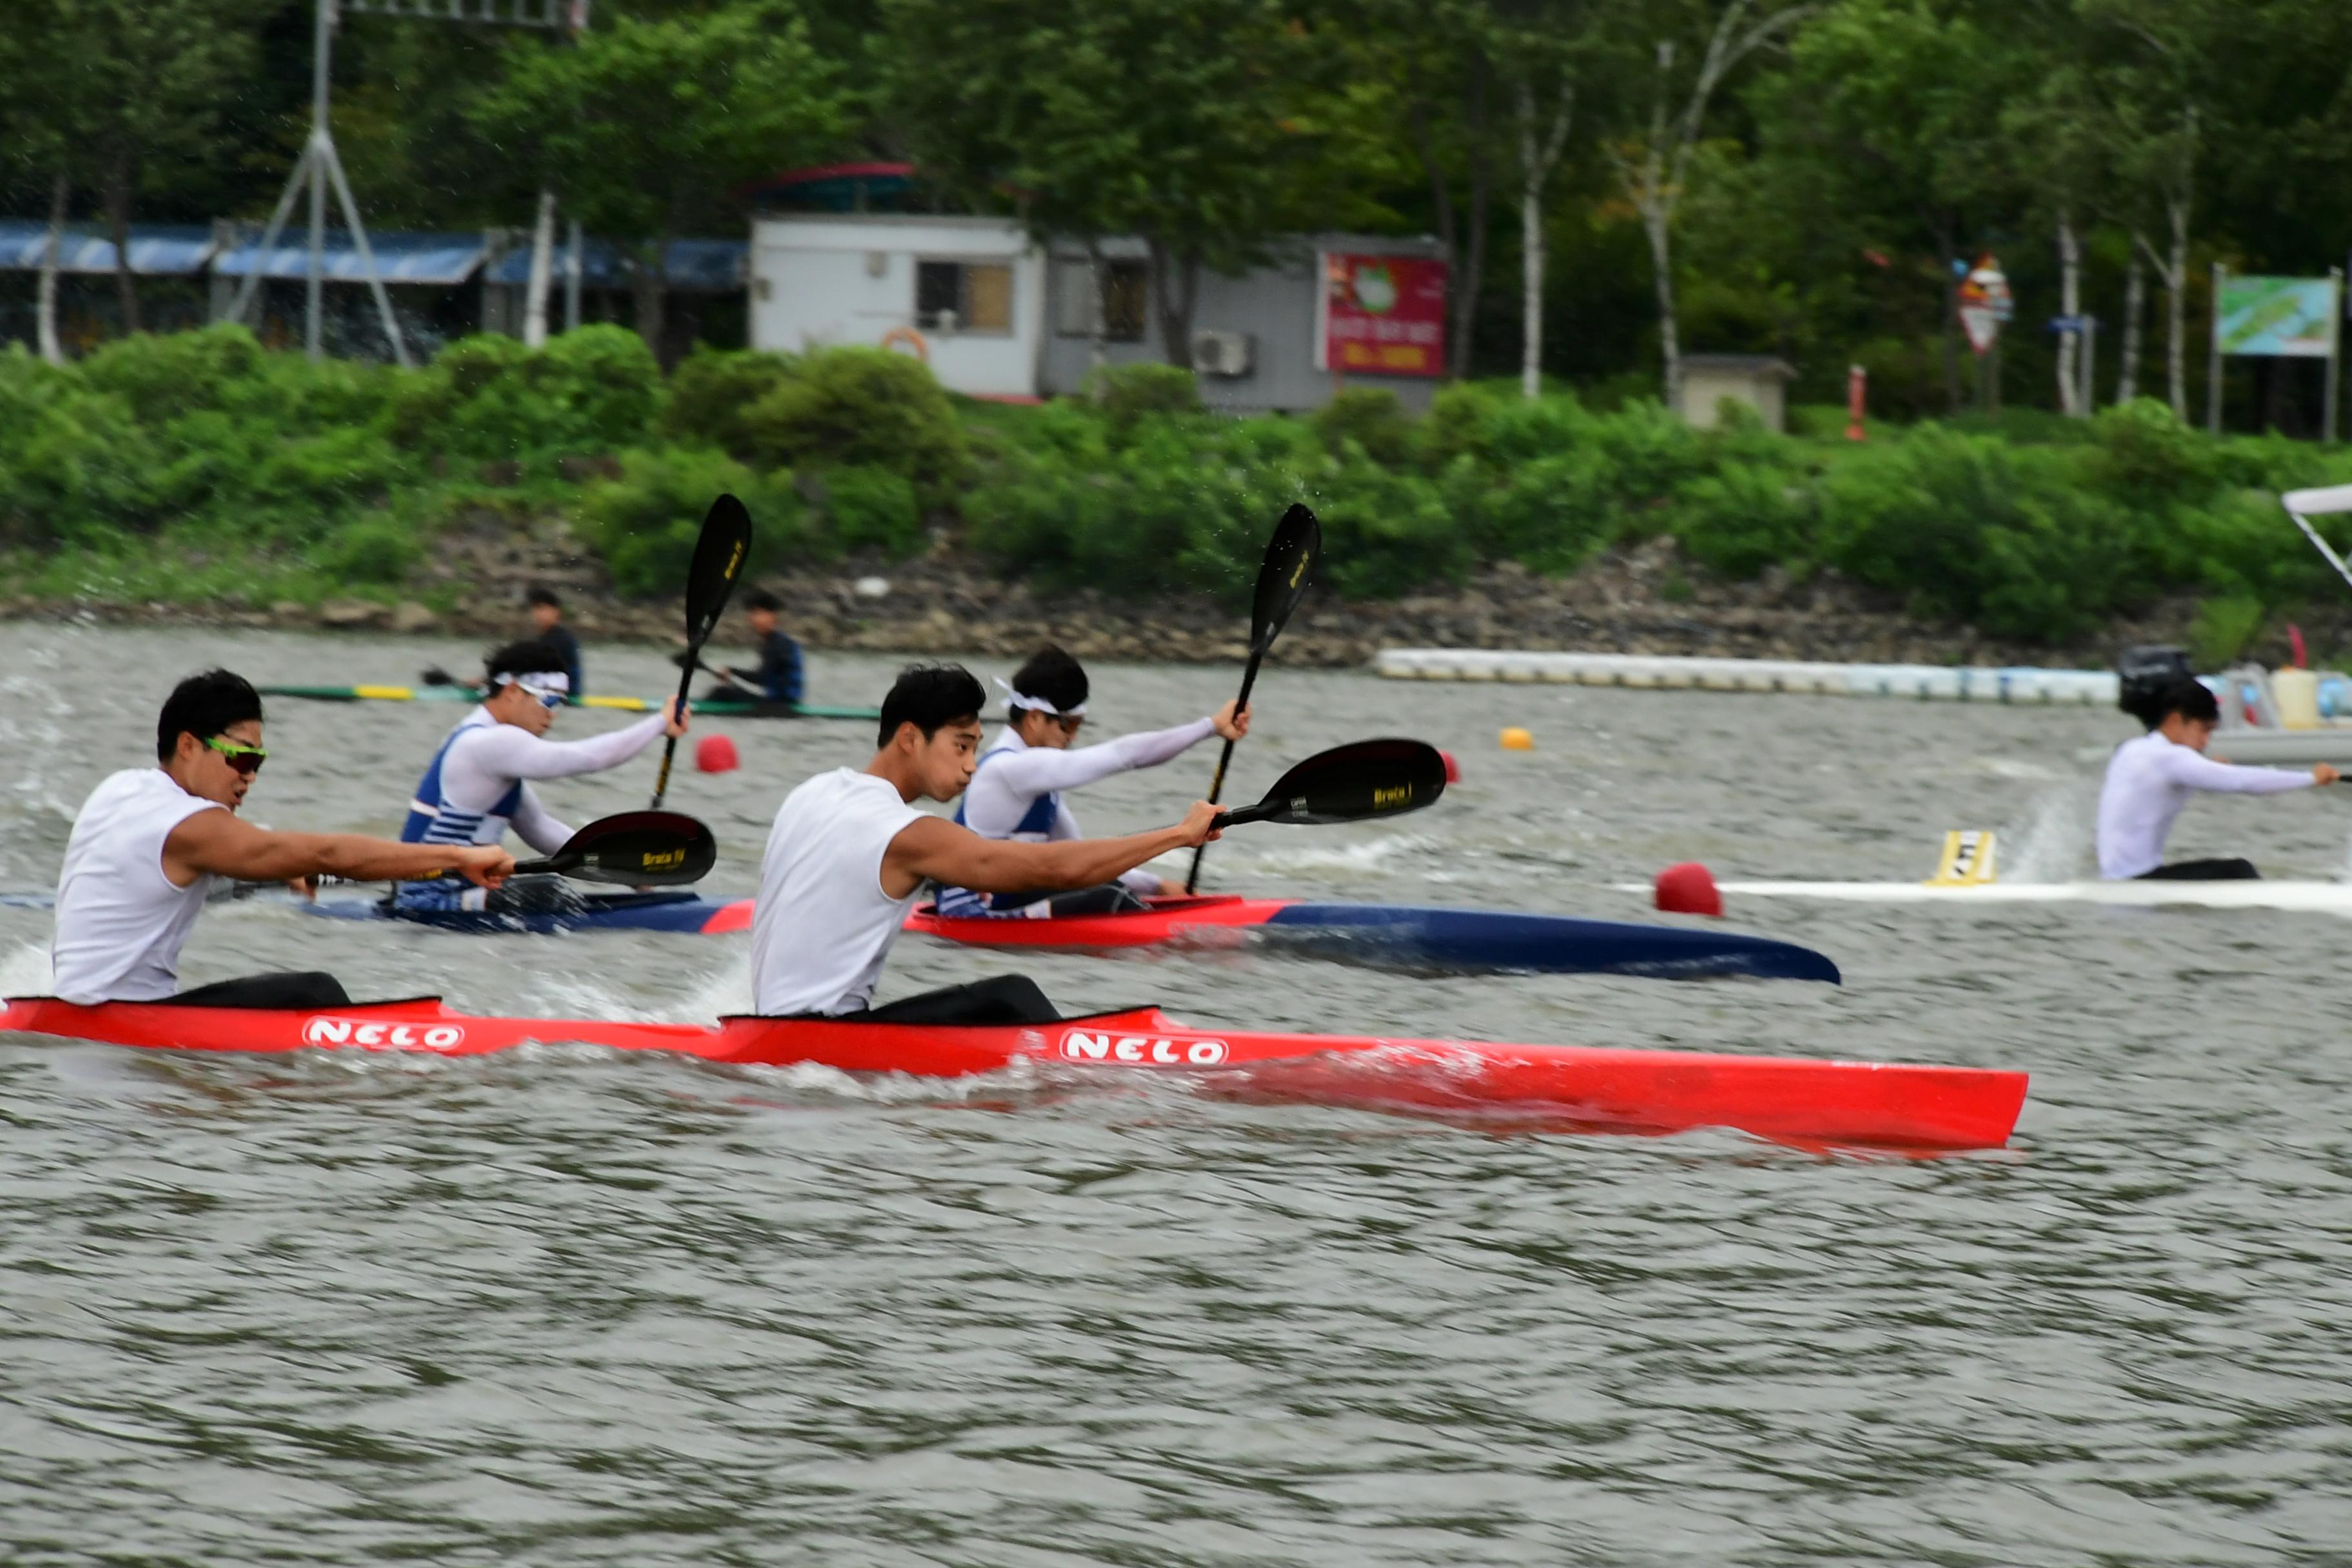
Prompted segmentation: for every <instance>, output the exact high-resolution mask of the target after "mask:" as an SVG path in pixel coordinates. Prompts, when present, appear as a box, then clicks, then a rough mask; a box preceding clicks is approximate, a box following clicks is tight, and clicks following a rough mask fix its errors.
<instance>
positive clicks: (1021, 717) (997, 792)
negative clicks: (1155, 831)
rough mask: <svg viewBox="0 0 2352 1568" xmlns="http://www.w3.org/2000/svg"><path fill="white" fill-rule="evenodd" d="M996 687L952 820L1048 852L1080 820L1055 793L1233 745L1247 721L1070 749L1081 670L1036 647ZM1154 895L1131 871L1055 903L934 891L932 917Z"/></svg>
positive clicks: (1078, 719)
mask: <svg viewBox="0 0 2352 1568" xmlns="http://www.w3.org/2000/svg"><path fill="white" fill-rule="evenodd" d="M997 684H998V685H999V686H1000V687H1003V690H1004V702H1005V722H1004V728H1003V730H1002V731H999V733H998V734H997V737H996V739H995V741H994V742H992V743H991V744H990V746H989V748H988V749H987V750H986V751H985V752H982V753H981V756H980V762H979V765H978V771H977V772H975V773H973V774H972V778H971V787H970V788H968V789H967V790H965V791H964V797H963V801H962V804H961V805H958V806H957V807H956V816H955V819H956V820H957V821H958V822H960V823H961V824H962V825H963V826H966V827H969V828H971V830H972V831H973V832H974V833H977V834H979V835H980V836H981V837H982V838H993V839H998V840H1015V841H1019V842H1024V843H1031V844H1049V843H1055V842H1059V841H1061V840H1064V839H1070V838H1077V837H1082V835H1081V834H1080V833H1079V831H1078V819H1077V818H1076V816H1073V815H1072V814H1071V811H1070V807H1069V804H1068V803H1067V802H1066V801H1065V800H1064V799H1063V798H1062V792H1063V791H1065V790H1073V789H1080V788H1083V787H1085V786H1086V785H1087V784H1093V783H1096V782H1097V780H1101V779H1107V778H1109V777H1110V776H1111V775H1112V774H1114V773H1130V772H1132V771H1134V770H1135V769H1137V768H1153V767H1158V766H1159V765H1160V763H1165V762H1168V761H1170V760H1171V759H1172V758H1174V757H1177V756H1181V754H1183V752H1185V751H1187V750H1189V749H1190V748H1191V747H1193V746H1195V745H1198V744H1199V743H1200V742H1202V741H1205V740H1207V739H1208V738H1209V737H1210V736H1212V735H1222V736H1223V737H1224V738H1225V739H1227V740H1231V741H1237V740H1239V739H1241V738H1242V737H1243V736H1244V735H1246V734H1248V733H1249V715H1248V714H1247V713H1246V712H1237V711H1235V707H1236V705H1235V704H1234V703H1231V702H1228V703H1226V704H1225V705H1224V706H1223V708H1221V709H1219V710H1217V711H1216V712H1215V713H1214V714H1213V715H1212V716H1211V717H1209V718H1206V719H1195V720H1193V721H1192V722H1191V723H1189V724H1179V725H1176V726H1175V727H1174V728H1172V729H1167V730H1153V731H1148V732H1145V733H1142V734H1137V735H1121V736H1120V737H1119V738H1118V739H1117V740H1115V741H1105V742H1101V743H1100V744H1098V745H1093V746H1084V747H1077V748H1073V747H1072V746H1071V744H1070V742H1071V741H1073V740H1074V739H1076V736H1077V732H1078V730H1079V728H1080V726H1082V725H1083V724H1085V722H1086V710H1087V672H1086V670H1085V669H1084V668H1080V666H1079V664H1078V661H1077V660H1076V659H1075V658H1071V657H1070V656H1069V655H1068V654H1066V653H1065V652H1063V651H1062V650H1061V649H1060V648H1058V647H1045V648H1041V649H1040V650H1038V652H1037V653H1036V655H1035V656H1034V657H1033V658H1031V659H1030V660H1029V662H1028V663H1026V664H1024V665H1023V666H1022V667H1021V668H1020V669H1019V670H1017V671H1015V672H1014V674H1013V683H1012V684H1011V685H1010V686H1005V685H1004V683H1003V682H1002V681H999V682H998V683H997ZM1161 890H1162V885H1161V883H1160V879H1159V878H1158V877H1156V876H1154V875H1152V874H1151V873H1150V872H1149V871H1145V870H1141V869H1137V870H1132V871H1129V872H1128V873H1126V874H1125V875H1124V876H1122V877H1120V878H1119V879H1118V881H1117V882H1113V883H1106V884H1105V885H1103V886H1102V887H1099V888H1086V889H1080V890H1078V891H1077V892H1075V893H1064V894H1061V895H1058V896H1056V897H1053V898H1047V897H1045V895H1044V894H1042V893H1038V892H1031V893H979V892H974V891H972V890H971V889H968V888H942V889H940V898H939V910H940V913H941V914H943V915H951V916H961V917H965V918H987V917H996V916H1007V915H1026V916H1034V917H1040V918H1042V917H1047V916H1051V915H1055V914H1099V913H1103V912H1106V911H1108V910H1116V909H1123V908H1126V909H1131V908H1135V907H1138V905H1139V900H1141V899H1143V898H1148V897H1150V896H1151V895H1152V894H1155V893H1158V892H1160V891H1161Z"/></svg>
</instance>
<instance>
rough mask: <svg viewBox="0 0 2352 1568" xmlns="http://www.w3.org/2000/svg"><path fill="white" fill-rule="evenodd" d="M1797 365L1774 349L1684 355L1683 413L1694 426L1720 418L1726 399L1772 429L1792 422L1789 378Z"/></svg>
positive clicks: (1711, 425)
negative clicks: (1744, 407) (1772, 351)
mask: <svg viewBox="0 0 2352 1568" xmlns="http://www.w3.org/2000/svg"><path fill="white" fill-rule="evenodd" d="M1796 374H1797V367H1796V366H1794V365H1792V364H1790V363H1789V362H1788V361H1787V360H1784V359H1777V358H1775V357H1774V356H1772V355H1770V354H1685V355H1684V356H1683V405H1682V410H1681V412H1682V416H1683V420H1684V422H1685V424H1687V425H1689V426H1691V428H1693V429H1695V430H1712V429H1714V428H1715V427H1716V426H1717V424H1719V423H1720V422H1721V414H1722V405H1723V401H1724V399H1726V398H1729V399H1730V400H1731V401H1732V402H1734V403H1744V404H1746V405H1748V407H1750V408H1752V409H1754V410H1755V411H1756V417H1757V418H1759V419H1760V420H1762V421H1763V422H1764V428H1766V429H1767V430H1769V431H1772V432H1773V433H1774V434H1776V435H1777V434H1780V433H1782V432H1785V431H1786V430H1787V429H1788V427H1789V383H1790V380H1791V379H1792V378H1794V377H1795V375H1796Z"/></svg>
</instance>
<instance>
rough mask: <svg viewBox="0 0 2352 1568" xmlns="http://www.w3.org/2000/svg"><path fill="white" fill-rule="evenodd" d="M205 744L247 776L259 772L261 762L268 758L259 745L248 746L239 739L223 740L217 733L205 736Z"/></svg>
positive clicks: (267, 754) (249, 776)
mask: <svg viewBox="0 0 2352 1568" xmlns="http://www.w3.org/2000/svg"><path fill="white" fill-rule="evenodd" d="M205 745H207V746H210V747H211V748H212V749H213V750H214V751H215V752H219V753H220V754H221V760H222V761H224V762H226V763H228V765H229V766H230V767H233V768H235V769H236V771H237V772H238V773H243V774H244V775H245V776H246V777H247V778H251V777H252V776H253V775H254V774H256V773H259V772H260V771H261V764H262V763H266V762H268V760H269V753H268V752H267V751H265V750H263V749H262V748H261V747H259V746H248V745H246V744H245V743H244V742H240V741H224V740H222V739H221V738H220V737H219V736H218V735H214V736H211V737H209V738H207V739H206V740H205Z"/></svg>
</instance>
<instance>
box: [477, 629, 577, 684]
mask: <svg viewBox="0 0 2352 1568" xmlns="http://www.w3.org/2000/svg"><path fill="white" fill-rule="evenodd" d="M571 673H572V661H571V660H570V659H568V658H564V657H563V652H562V649H561V648H558V647H556V646H555V645H554V644H553V643H550V642H542V641H541V640H540V639H539V638H538V637H524V638H523V639H522V640H521V641H520V642H510V643H509V644H507V645H506V646H505V647H494V648H492V649H491V650H490V651H489V652H488V653H486V654H484V655H483V656H482V674H483V676H484V678H485V679H484V681H483V684H484V685H488V677H490V676H493V675H569V674H571ZM490 695H492V696H493V697H495V696H497V695H498V693H496V692H492V693H491V694H490Z"/></svg>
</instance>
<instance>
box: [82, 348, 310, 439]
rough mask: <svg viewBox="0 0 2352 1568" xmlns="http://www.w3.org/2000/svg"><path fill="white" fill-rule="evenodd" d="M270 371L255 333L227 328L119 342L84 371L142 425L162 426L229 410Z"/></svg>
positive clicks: (91, 358) (85, 363)
mask: <svg viewBox="0 0 2352 1568" xmlns="http://www.w3.org/2000/svg"><path fill="white" fill-rule="evenodd" d="M265 366H266V356H265V355H264V354H263V353H262V349H261V343H260V342H259V340H258V339H257V338H255V337H254V335H253V333H252V332H251V331H247V329H246V328H244V327H242V326H233V325H222V326H216V327H206V328H205V329H204V330H203V331H194V332H168V333H163V334H157V333H152V332H138V333H134V334H132V335H131V336H130V337H127V338H118V339H116V340H115V341H113V342H110V343H107V344H105V345H103V346H102V347H100V349H99V350H98V351H97V352H96V353H92V354H91V355H90V356H89V358H88V359H85V360H83V361H82V362H81V364H80V366H79V368H80V370H81V373H82V374H83V375H84V376H85V377H87V378H88V379H89V384H90V385H91V386H93V387H95V388H97V389H98V390H99V391H100V392H110V393H113V394H114V395H117V396H118V397H121V399H122V401H123V402H124V403H125V404H127V405H130V408H131V416H132V417H134V418H136V419H138V420H139V421H140V422H141V423H142V424H145V425H161V424H163V422H165V421H166V420H169V419H173V418H175V417H177V416H181V415H184V414H193V413H195V412H196V411H197V410H199V409H214V408H221V407H225V406H226V405H228V404H229V403H230V402H231V401H232V399H233V396H234V394H233V392H232V388H233V387H234V386H236V384H239V383H244V382H250V381H255V380H257V379H260V377H261V376H262V374H263V371H264V369H265Z"/></svg>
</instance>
